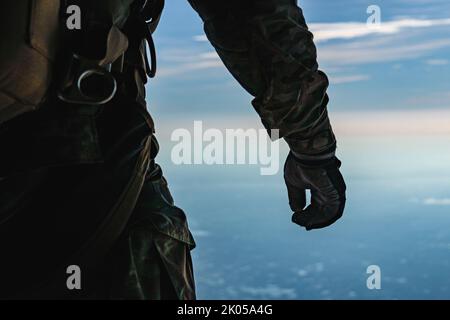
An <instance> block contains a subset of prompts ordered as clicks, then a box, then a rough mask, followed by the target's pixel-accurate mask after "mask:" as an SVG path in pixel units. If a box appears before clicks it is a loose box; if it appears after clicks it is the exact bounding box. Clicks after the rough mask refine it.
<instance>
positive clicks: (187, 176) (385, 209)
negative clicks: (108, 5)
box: [148, 0, 450, 299]
mask: <svg viewBox="0 0 450 320" xmlns="http://www.w3.org/2000/svg"><path fill="white" fill-rule="evenodd" d="M300 4H301V6H302V8H303V10H304V13H305V16H306V19H307V21H308V23H309V24H310V27H311V29H312V30H313V31H314V32H315V35H316V39H317V45H318V48H319V62H320V65H321V68H322V69H323V70H324V71H325V72H327V74H328V75H329V76H330V79H331V86H330V91H329V93H330V96H331V102H330V105H329V109H330V115H331V118H332V121H333V126H334V128H335V131H336V133H337V136H338V139H339V149H338V155H339V157H340V158H341V160H342V161H343V167H342V171H343V173H344V175H345V177H346V179H347V185H348V204H347V210H346V214H345V217H344V219H342V220H341V221H340V222H339V223H337V224H336V225H334V226H333V227H332V228H329V229H326V230H324V231H320V232H317V233H306V232H302V231H300V230H299V228H298V227H296V226H295V225H293V224H291V223H290V214H291V212H290V209H289V207H288V201H287V195H286V191H285V187H284V182H283V177H282V172H280V173H279V174H278V175H277V176H273V177H262V176H260V175H259V174H258V172H259V168H257V167H256V166H253V167H252V166H244V167H239V166H231V167H230V166H228V167H227V166H222V167H217V166H214V167H212V168H211V167H208V166H181V167H178V166H175V165H174V164H173V163H172V162H171V160H170V151H171V147H173V144H174V143H173V142H171V141H170V135H171V133H172V132H173V130H174V129H177V128H187V129H191V130H192V127H193V122H194V121H195V120H203V121H204V122H205V127H212V128H220V129H224V128H245V129H247V128H261V125H260V121H259V118H258V116H257V115H256V113H255V112H254V110H253V109H252V107H251V104H250V101H251V97H250V96H249V95H248V94H247V93H246V92H245V91H244V90H243V89H241V88H240V87H239V85H238V84H237V83H236V81H235V80H234V79H233V78H232V77H231V76H230V75H229V74H228V72H227V71H226V70H225V68H224V67H223V66H222V64H221V63H220V61H219V60H218V58H217V56H216V54H215V53H214V51H213V49H212V48H211V46H210V45H209V43H208V42H205V41H203V40H204V37H203V31H202V25H201V22H200V20H199V18H198V17H197V15H196V13H195V12H194V11H193V10H192V9H191V8H190V7H189V5H188V3H187V1H186V0H168V1H167V4H166V10H165V13H164V16H163V20H162V23H161V25H160V28H159V29H158V31H157V34H156V38H155V40H156V44H157V47H158V52H159V65H160V68H159V73H158V76H157V78H156V79H153V80H151V81H150V83H149V85H148V98H149V99H148V102H149V109H150V111H151V114H152V115H153V117H154V118H155V122H156V129H157V136H158V139H159V141H160V142H161V153H160V155H159V158H158V161H159V162H160V163H161V164H162V165H163V168H164V171H165V174H166V176H167V177H168V180H169V183H170V186H171V190H172V193H173V194H174V197H175V199H176V203H177V205H179V206H180V207H181V208H183V209H184V210H185V211H186V213H187V214H188V217H189V222H190V226H191V229H192V231H193V233H194V236H195V237H196V239H197V244H198V249H197V250H195V251H194V264H195V270H196V279H197V286H198V291H199V297H200V298H208V299H212V298H218V299H240V298H252V299H260V298H288V299H297V298H300V299H301V298H309V299H311V298H313V299H315V298H319V299H320V298H324V299H332V298H341V299H342V298H364V299H366V298H368V299H373V298H375V299H377V298H383V299H396V298H447V299H448V297H449V292H450V284H449V281H448V279H449V275H448V270H450V269H449V266H450V261H449V259H448V257H449V255H448V252H449V249H450V240H449V239H450V232H449V231H448V227H447V226H448V224H449V222H450V221H449V219H450V218H449V215H448V210H449V209H448V208H449V205H450V195H449V191H448V181H449V179H450V177H449V170H448V163H450V152H449V151H448V150H450V148H449V146H450V75H449V74H450V73H449V71H450V20H449V19H450V2H449V1H448V0H389V1H387V0H386V1H378V2H373V1H365V0H340V1H331V0H305V1H300ZM372 4H376V5H379V6H380V7H381V10H382V12H381V13H382V21H383V22H382V25H381V29H379V30H378V31H377V32H373V31H370V30H368V29H367V28H366V25H365V22H366V20H367V17H368V15H367V14H366V9H367V7H368V6H369V5H372ZM281 152H282V156H281V159H283V160H284V156H285V155H286V154H287V149H286V146H285V145H284V149H283V147H282V151H281ZM330 239H331V242H330ZM286 248H288V249H286ZM291 248H294V250H291ZM370 264H377V265H380V266H381V267H382V268H383V274H384V276H383V281H384V282H383V290H382V291H381V292H371V291H368V290H367V288H366V287H365V281H366V276H367V275H366V271H365V270H366V269H365V268H366V267H367V266H368V265H370Z"/></svg>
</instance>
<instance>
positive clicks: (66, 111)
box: [0, 0, 336, 299]
mask: <svg viewBox="0 0 450 320" xmlns="http://www.w3.org/2000/svg"><path fill="white" fill-rule="evenodd" d="M119 2H120V1H119ZM189 2H190V3H191V5H192V6H193V8H194V9H195V10H196V11H197V12H198V13H199V14H200V16H201V18H202V19H203V20H204V22H205V31H206V34H207V36H208V39H209V40H210V41H211V43H212V44H213V45H214V47H215V48H216V49H217V52H218V54H219V55H220V57H221V58H222V60H223V62H224V63H225V65H226V67H227V68H228V69H229V70H230V72H231V73H232V74H233V75H234V76H235V78H236V79H237V80H238V81H239V83H240V84H241V85H242V86H243V87H244V88H245V89H246V90H247V91H248V92H249V93H250V94H252V95H253V96H254V97H255V99H254V101H253V106H254V108H255V109H256V111H257V112H258V114H259V115H260V116H261V119H262V121H263V124H264V125H265V127H266V128H267V129H268V130H270V129H279V130H280V134H281V137H284V138H285V139H286V141H287V142H288V143H289V145H290V146H291V149H292V151H293V152H295V154H296V155H298V157H300V158H304V159H306V160H310V159H326V158H329V157H330V156H333V154H334V151H335V148H336V142H335V138H334V135H333V132H332V129H331V126H330V123H329V120H328V116H327V110H326V105H327V102H328V97H327V95H326V90H327V86H328V80H327V77H326V76H325V74H324V73H322V72H320V71H319V70H318V65H317V62H316V48H315V46H314V43H313V36H312V34H311V33H310V32H309V31H308V28H307V26H306V23H305V20H304V18H303V15H302V12H301V10H300V9H299V8H298V6H297V5H296V2H295V1H294V0H248V1H243V0H227V1H222V0H220V1H219V0H189ZM141 48H142V47H140V46H139V45H135V46H133V45H131V47H130V49H129V53H128V54H129V55H130V56H132V57H134V59H137V58H136V57H138V56H139V52H141V51H140V49H141ZM134 67H135V66H131V67H130V69H133V70H131V71H130V72H129V74H130V75H131V76H132V77H134V76H135V73H136V72H135V70H134ZM143 82H145V81H143ZM131 87H132V88H131ZM131 87H129V86H128V82H127V80H125V81H124V84H123V88H122V89H123V90H122V91H119V93H118V95H117V97H116V98H115V99H114V100H113V101H111V102H110V103H108V104H107V105H105V106H103V107H102V108H93V107H92V106H80V105H69V104H66V103H62V102H60V101H56V100H53V101H50V102H48V103H47V104H46V105H45V106H44V107H43V108H42V109H41V110H39V111H38V112H34V113H31V114H27V115H25V116H22V117H20V118H18V119H15V120H13V121H11V122H8V123H7V124H6V125H4V126H2V127H0V146H1V150H2V157H0V222H1V223H0V246H1V248H0V249H1V251H0V252H2V254H3V255H4V257H8V262H7V263H2V266H1V270H0V277H1V279H0V280H1V282H2V286H0V298H11V297H25V298H55V297H57V298H65V297H68V298H110V299H111V298H112V299H195V286H194V278H193V272H192V262H191V256H190V250H192V249H193V248H194V247H195V242H194V240H193V238H192V236H191V234H190V232H189V229H188V225H187V222H186V216H185V214H184V213H183V211H182V210H180V209H179V208H177V207H176V206H175V205H174V202H173V199H172V197H171V195H170V192H169V190H168V187H167V183H166V180H165V179H164V177H163V175H162V171H161V169H160V168H159V166H158V165H157V164H156V163H155V161H154V159H155V157H156V155H157V151H158V145H157V142H156V140H155V138H154V135H153V134H154V129H153V122H152V120H151V117H150V115H149V114H148V112H147V110H146V108H145V105H144V104H143V103H142V102H141V101H140V100H139V99H138V98H136V97H137V96H139V97H142V96H145V94H143V92H144V88H143V83H141V85H140V86H138V87H137V88H136V87H134V86H131ZM130 88H131V89H130ZM139 102H141V103H139ZM138 178H143V179H141V180H139V179H138ZM144 178H145V179H144ZM139 181H141V183H139ZM123 210H125V211H128V212H132V214H131V215H130V218H129V221H128V224H127V225H126V227H125V228H124V229H123V228H122V229H121V230H120V231H121V236H120V239H119V240H118V241H117V242H116V245H115V247H114V248H113V249H112V250H110V249H111V248H104V247H102V245H101V243H102V241H101V239H102V237H104V236H105V234H107V233H108V232H107V231H108V230H115V231H117V230H118V229H120V227H117V226H118V225H121V222H120V221H119V222H118V221H116V220H117V219H118V218H117V217H119V216H120V215H118V214H117V212H123ZM110 228H111V229H110ZM105 230H106V232H105ZM99 239H100V240H99ZM2 261H5V260H3V259H2ZM36 261H40V263H37V264H36ZM93 261H95V263H93ZM71 264H78V265H81V266H82V267H83V268H82V270H88V271H86V272H85V273H86V277H85V278H84V279H85V280H84V281H83V288H84V290H83V291H81V292H68V291H67V290H66V287H65V285H66V282H65V279H66V278H67V274H66V273H65V271H66V269H65V267H66V266H68V265H71ZM84 267H85V268H84ZM30 269H31V270H32V271H31V272H30ZM14 274H16V275H17V274H18V275H20V276H19V277H11V275H14Z"/></svg>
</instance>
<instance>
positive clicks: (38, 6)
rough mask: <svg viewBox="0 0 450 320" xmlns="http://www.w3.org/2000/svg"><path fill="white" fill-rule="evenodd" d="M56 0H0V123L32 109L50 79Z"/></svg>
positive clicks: (34, 107)
mask: <svg viewBox="0 0 450 320" xmlns="http://www.w3.org/2000/svg"><path fill="white" fill-rule="evenodd" d="M59 12H60V1H59V0H19V1H17V0H3V1H1V2H0V26H1V28H2V30H3V32H2V37H1V40H0V124H1V123H3V122H6V121H8V120H11V119H12V118H15V117H17V116H18V115H21V114H23V113H25V112H28V111H32V110H36V108H37V107H38V106H39V104H40V103H41V101H42V100H43V98H44V96H45V94H46V93H47V90H48V88H49V87H50V83H51V81H52V68H53V65H54V62H55V58H56V51H57V45H56V44H57V39H58V31H59Z"/></svg>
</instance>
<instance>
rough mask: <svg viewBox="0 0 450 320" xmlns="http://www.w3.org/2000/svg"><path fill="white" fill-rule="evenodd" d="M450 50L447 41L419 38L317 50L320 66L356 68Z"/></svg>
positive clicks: (394, 38) (356, 42) (326, 47)
mask: <svg viewBox="0 0 450 320" xmlns="http://www.w3.org/2000/svg"><path fill="white" fill-rule="evenodd" d="M448 47H450V39H432V40H423V39H422V37H417V38H414V39H406V38H405V37H385V38H381V39H379V38H378V39H377V38H376V39H373V38H371V39H367V40H363V41H355V42H350V43H342V44H337V45H327V46H323V47H321V48H320V50H319V60H320V61H321V63H322V64H324V63H326V64H327V65H331V66H342V65H360V64H370V63H380V62H393V61H404V60H409V59H415V58H419V57H422V56H425V55H427V54H430V53H431V52H433V51H436V50H439V49H443V48H448Z"/></svg>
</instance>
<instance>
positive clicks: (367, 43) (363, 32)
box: [160, 18, 450, 84]
mask: <svg viewBox="0 0 450 320" xmlns="http://www.w3.org/2000/svg"><path fill="white" fill-rule="evenodd" d="M449 26H450V19H412V18H399V19H397V20H392V21H385V22H382V23H381V24H380V25H379V26H376V25H368V24H367V23H365V22H334V23H311V24H310V29H311V31H312V32H313V33H314V36H315V41H316V43H317V44H318V45H319V47H320V48H319V61H320V63H321V65H324V66H326V69H329V68H339V67H344V66H345V67H348V66H357V65H363V64H372V63H386V62H397V61H405V60H410V59H417V58H420V57H424V56H427V55H430V54H431V53H433V52H435V51H437V50H440V49H444V48H449V47H450V38H449V37H447V36H442V37H439V34H438V33H437V32H434V31H435V30H437V29H436V28H448V27H449ZM331 40H338V41H334V42H332V41H331ZM193 41H194V42H197V44H195V45H194V44H193V45H192V47H191V48H190V49H188V50H186V48H183V49H179V50H178V51H177V50H175V51H172V52H170V53H169V55H168V56H167V57H164V55H165V54H164V53H161V55H160V56H161V57H164V58H162V59H164V60H167V61H169V60H170V62H171V63H170V64H164V63H163V66H162V68H161V72H160V76H176V75H180V74H187V73H192V72H195V71H198V70H206V69H215V68H217V69H218V68H223V64H222V62H221V60H220V58H219V57H218V56H217V54H216V53H215V52H214V51H212V50H211V49H210V47H209V48H208V51H205V50H203V51H201V50H202V49H204V48H205V47H204V45H200V44H199V43H198V42H202V43H203V42H207V41H208V40H207V38H206V36H205V35H197V36H194V37H193ZM185 51H186V52H185ZM446 63H448V61H447V60H444V59H428V60H427V64H429V65H443V64H446ZM344 72H345V71H344ZM333 78H334V79H333ZM369 79H370V76H369V75H360V74H355V75H352V74H351V75H348V74H345V73H344V74H337V75H335V76H334V77H331V81H332V82H333V83H334V84H343V83H352V82H359V81H367V80H369Z"/></svg>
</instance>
